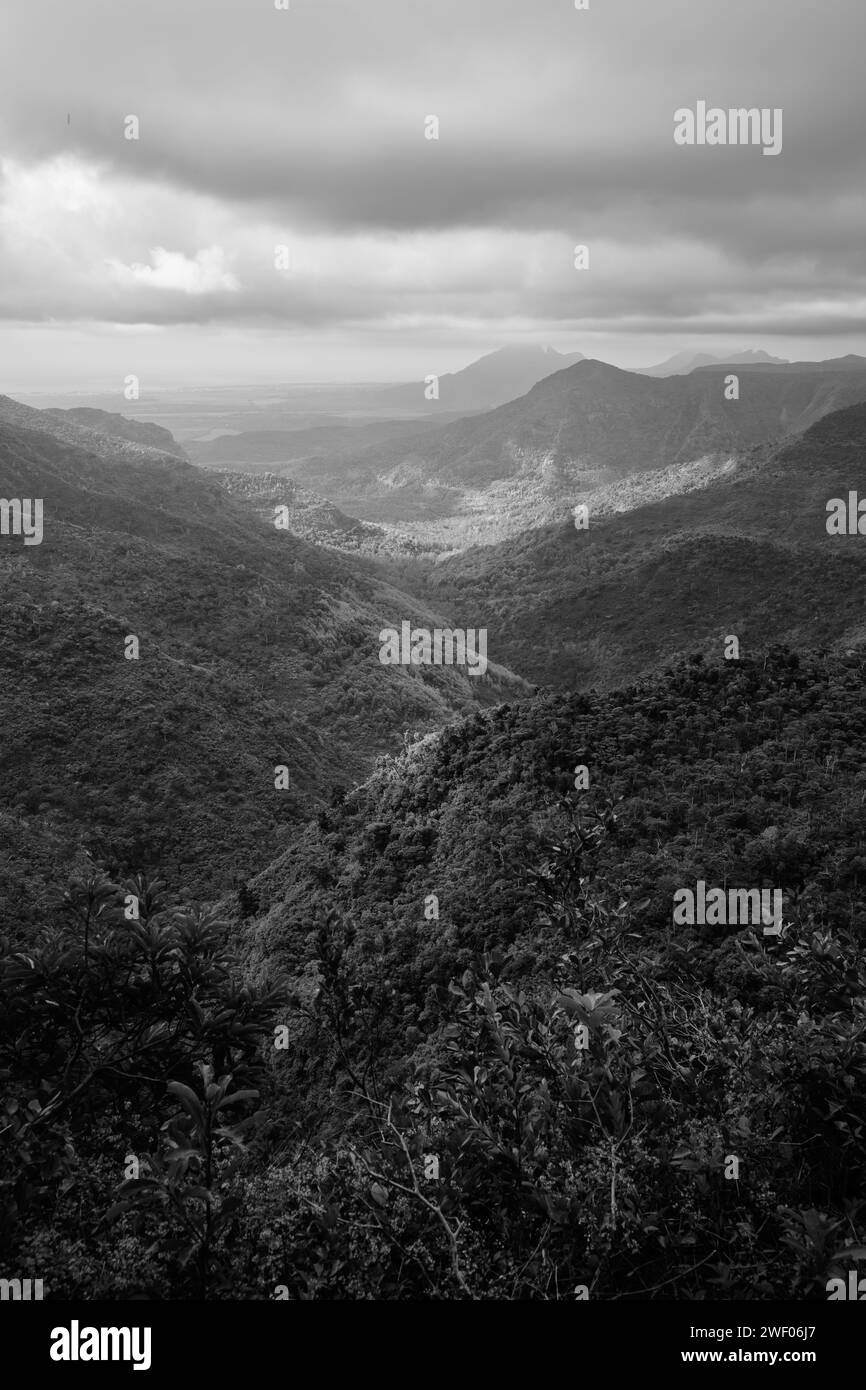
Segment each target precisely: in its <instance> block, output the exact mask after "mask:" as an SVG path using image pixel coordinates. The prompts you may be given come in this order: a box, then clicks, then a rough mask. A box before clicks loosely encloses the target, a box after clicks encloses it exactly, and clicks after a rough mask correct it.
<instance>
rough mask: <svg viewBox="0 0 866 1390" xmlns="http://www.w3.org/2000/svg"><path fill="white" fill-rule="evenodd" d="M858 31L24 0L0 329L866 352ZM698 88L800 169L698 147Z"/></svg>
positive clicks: (701, 18) (372, 2)
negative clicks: (832, 345) (773, 342)
mask: <svg viewBox="0 0 866 1390" xmlns="http://www.w3.org/2000/svg"><path fill="white" fill-rule="evenodd" d="M864 38H866V8H864V6H863V3H862V0H822V3H821V4H820V5H816V4H814V3H812V0H762V3H761V4H760V5H755V4H754V0H727V3H726V4H725V5H724V6H718V7H716V6H709V5H699V4H696V3H695V0H655V3H653V4H648V3H647V0H598V3H593V5H592V8H591V9H590V10H589V11H585V12H579V11H575V10H574V8H573V6H571V4H570V0H531V3H527V0H473V3H472V4H467V3H466V0H437V3H436V4H435V5H427V4H425V3H422V2H421V0H365V3H364V4H358V3H357V0H292V5H291V9H290V10H288V11H277V10H276V9H275V8H273V6H272V5H269V3H268V0H264V3H261V4H259V5H250V4H249V0H183V3H178V0H149V3H148V5H147V6H146V7H141V9H140V12H139V9H138V7H134V6H119V5H118V4H117V3H116V0H79V3H78V4H76V5H74V6H71V5H69V4H68V0H43V3H41V4H40V5H39V6H38V7H33V6H19V7H17V10H16V13H15V14H14V16H10V18H9V19H7V21H6V25H5V34H4V44H3V46H2V50H0V91H2V94H3V95H2V100H0V140H2V145H0V147H2V148H3V150H4V151H5V154H6V158H5V160H4V161H3V163H2V166H0V317H3V318H5V319H7V320H15V321H25V322H40V321H43V322H44V321H48V320H56V321H67V322H73V321H81V320H85V319H90V320H96V321H99V322H105V323H118V324H138V323H151V324H156V325H160V324H163V325H170V324H190V325H192V324H213V325H217V324H223V325H226V326H227V327H229V326H230V327H232V328H236V327H240V326H241V325H243V324H247V325H250V326H252V325H258V326H259V327H262V326H264V327H265V328H267V327H268V326H276V327H281V326H284V327H286V328H289V329H292V330H294V329H305V330H308V331H309V332H314V331H325V330H328V331H330V330H331V329H335V328H340V327H342V328H343V329H344V330H345V332H346V334H349V333H350V332H354V331H355V329H356V328H357V327H358V326H359V325H360V326H364V327H365V328H367V329H368V330H369V333H370V334H377V333H378V334H391V333H394V334H397V333H398V331H399V328H400V326H401V325H407V324H411V325H413V326H415V327H417V328H418V329H419V330H421V331H424V330H426V331H427V332H428V333H429V335H430V339H431V341H433V340H434V339H437V338H438V340H439V341H444V340H446V339H447V338H448V335H449V334H455V333H459V332H460V331H461V325H462V327H463V331H464V332H465V333H467V334H468V333H471V334H472V335H475V334H478V335H479V336H481V337H483V336H484V334H485V333H486V334H487V335H488V337H490V338H492V337H494V336H501V334H502V333H503V332H506V331H508V332H511V331H512V330H513V329H514V328H515V326H516V325H521V324H522V325H525V326H530V325H531V326H532V331H538V332H543V331H544V325H545V324H547V325H549V326H550V327H551V328H554V327H556V328H562V329H563V330H565V329H567V330H568V331H570V332H571V331H573V332H574V333H575V334H576V335H577V338H576V340H575V344H574V345H575V346H582V343H581V342H580V340H579V339H580V334H581V333H582V332H586V333H593V332H597V331H603V330H605V329H607V330H610V332H611V333H617V332H621V333H624V334H626V333H634V332H638V331H641V330H642V328H644V327H647V328H650V327H651V329H652V331H653V332H664V333H668V334H670V335H677V334H682V333H686V332H690V331H700V330H701V329H703V328H704V327H705V326H709V325H717V326H719V331H725V332H727V331H729V330H730V331H734V332H735V331H737V328H738V326H740V327H741V328H742V330H743V331H744V332H745V331H749V332H752V331H758V327H756V326H761V325H763V329H762V331H764V332H768V333H769V332H779V333H783V334H789V333H795V334H796V333H797V332H800V331H802V332H806V333H809V334H813V335H815V334H820V333H824V334H832V333H836V332H842V331H844V332H846V333H853V332H862V331H863V328H864V327H866V325H864V322H863V313H862V305H863V302H864V296H866V241H864V238H863V226H864V216H866V195H864V193H863V191H862V190H863V189H864V187H866V181H864V175H866V142H864V141H863V139H862V130H863V128H864V125H866V86H864V84H863V83H862V80H861V74H860V66H861V62H862V58H861V54H862V49H863V41H864ZM699 99H704V100H706V101H708V102H709V103H710V104H711V105H719V106H722V107H723V108H727V107H729V106H737V107H739V106H743V105H745V106H753V105H756V106H759V107H764V106H766V107H772V108H775V107H782V108H783V110H784V132H785V140H784V148H783V151H782V153H781V154H780V155H779V156H778V157H777V158H775V159H764V158H762V157H761V153H760V150H757V149H752V148H730V147H727V148H725V147H720V148H718V147H717V148H708V147H704V148H694V147H693V148H682V147H678V146H676V144H675V143H674V140H673V129H674V112H675V111H676V110H677V108H679V107H683V106H693V105H694V103H695V102H696V101H697V100H699ZM130 114H135V115H136V116H137V117H138V118H139V122H140V139H139V140H127V139H125V138H124V123H125V118H126V117H127V116H128V115H130ZM429 114H436V115H437V116H438V118H439V122H440V138H439V140H438V141H434V140H426V139H425V138H424V122H425V117H426V116H427V115H429ZM577 242H586V243H587V244H589V245H590V248H591V270H590V272H588V273H586V274H583V275H578V274H576V273H575V272H574V270H573V267H572V264H571V248H572V247H573V245H574V244H575V243H577ZM281 244H286V245H288V246H289V247H290V251H291V271H290V272H289V273H281V272H279V271H278V270H277V269H276V267H275V264H274V248H275V247H276V246H277V245H281Z"/></svg>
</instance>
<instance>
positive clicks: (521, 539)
mask: <svg viewBox="0 0 866 1390" xmlns="http://www.w3.org/2000/svg"><path fill="white" fill-rule="evenodd" d="M864 457H866V406H862V405H861V406H854V407H851V408H849V409H847V410H844V411H838V412H834V413H833V414H831V415H828V416H826V417H824V418H823V419H822V420H821V421H820V422H819V423H818V424H816V425H813V426H812V427H811V428H810V429H809V430H807V431H806V433H805V434H804V435H803V436H802V437H801V438H799V439H796V440H793V441H789V442H787V443H784V444H782V445H780V446H777V447H776V448H770V449H766V448H765V449H755V450H752V451H750V452H749V453H748V454H746V455H744V456H743V457H742V458H740V459H739V460H736V461H732V462H731V463H729V464H728V465H727V466H725V467H724V468H722V469H720V470H718V471H710V472H709V473H708V474H707V475H706V476H703V477H702V476H696V477H693V478H692V479H691V480H686V481H690V490H687V491H686V490H683V491H680V492H677V493H667V494H666V493H665V491H664V490H663V489H662V490H661V493H660V495H659V497H658V498H657V499H655V498H652V496H650V498H649V500H647V499H646V498H645V497H643V496H641V494H640V487H639V484H640V480H639V479H637V480H634V479H633V480H630V484H632V485H634V487H635V491H636V494H637V495H636V496H635V497H634V498H633V499H632V501H633V503H634V505H633V506H631V507H630V508H629V510H627V511H623V512H618V513H617V512H614V511H613V507H614V506H616V505H619V506H621V505H623V498H622V492H621V489H616V490H613V491H612V492H611V493H605V494H602V498H603V499H606V500H607V502H608V503H609V511H608V514H607V515H601V516H598V517H597V516H595V514H594V513H591V514H590V524H589V528H588V530H585V531H584V530H577V529H576V528H575V525H574V522H573V521H567V522H564V523H561V524H559V525H556V526H549V527H545V528H541V529H539V530H536V531H531V532H527V533H525V534H524V535H521V536H518V537H517V538H515V539H514V540H512V541H509V542H507V543H505V544H500V545H498V546H492V547H488V548H484V549H475V550H471V551H468V552H466V553H465V554H464V555H461V556H457V557H454V558H451V559H447V560H443V561H442V562H441V563H439V564H438V565H436V566H435V567H434V568H428V570H427V582H426V584H425V583H419V592H425V593H427V595H428V597H429V598H430V600H431V601H437V602H441V603H443V604H448V605H450V606H452V607H453V608H454V610H455V611H456V612H457V613H458V614H461V615H462V616H461V619H460V620H461V621H470V620H471V621H481V618H482V617H483V619H484V621H485V622H486V624H487V625H488V627H489V629H490V631H491V633H492V632H495V633H496V640H497V649H498V650H500V651H501V652H502V653H503V659H504V660H505V661H506V662H507V663H510V664H512V665H514V666H515V667H516V668H517V669H518V670H520V671H521V672H522V673H523V674H525V675H526V676H527V677H529V678H530V679H532V680H535V681H537V682H539V683H541V684H550V685H553V686H556V687H560V688H568V689H570V688H575V687H577V688H586V687H588V686H590V685H595V684H597V685H599V686H602V687H604V688H607V689H610V688H611V687H613V686H615V685H619V684H622V683H623V682H624V681H629V680H633V679H635V677H637V676H638V675H639V674H641V673H644V672H647V671H651V670H654V669H658V667H659V666H660V665H661V664H663V663H665V662H666V661H668V660H670V659H671V658H672V657H673V656H674V655H675V654H677V653H684V652H688V651H689V650H693V649H699V650H701V651H702V652H704V653H705V654H706V655H707V656H708V657H715V656H717V655H720V654H721V651H722V646H723V640H724V637H725V636H726V635H728V634H735V635H736V636H738V637H739V640H740V643H741V650H742V652H743V653H744V654H745V653H747V652H754V651H755V650H757V649H759V648H761V647H763V646H765V645H766V644H767V643H768V642H770V641H773V640H780V641H782V640H784V641H786V642H789V643H790V644H791V645H793V646H795V647H796V648H797V649H798V650H802V649H803V648H804V647H808V646H828V647H831V646H839V647H849V646H850V647H855V646H859V645H861V644H862V643H863V641H864V638H866V622H864V616H863V611H862V596H863V592H864V585H866V547H864V540H863V537H862V536H828V534H827V530H826V521H827V512H826V504H827V502H828V500H829V499H830V498H831V497H847V495H848V492H849V490H852V489H856V488H857V487H858V486H859V487H860V489H861V491H862V490H863V487H864V483H866V469H864V462H863V460H864ZM655 478H656V475H652V474H650V475H646V479H645V481H646V484H647V490H648V491H649V492H650V494H651V492H652V487H651V485H652V483H653V482H654V481H655ZM667 482H668V485H670V484H671V480H670V478H668V479H667ZM679 485H680V486H681V487H683V486H684V480H683V479H682V478H680V479H679ZM399 572H400V574H401V575H402V582H404V583H409V582H410V577H409V571H408V569H402V570H400V571H399Z"/></svg>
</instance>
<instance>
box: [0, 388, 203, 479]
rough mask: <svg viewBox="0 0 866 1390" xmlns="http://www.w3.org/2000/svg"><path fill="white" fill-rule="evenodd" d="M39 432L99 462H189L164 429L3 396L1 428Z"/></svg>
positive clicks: (0, 398)
mask: <svg viewBox="0 0 866 1390" xmlns="http://www.w3.org/2000/svg"><path fill="white" fill-rule="evenodd" d="M3 425H10V426H12V427H13V428H18V429H30V430H39V431H40V432H41V433H42V434H48V435H51V436H52V437H53V438H54V439H57V440H59V441H60V442H61V443H65V444H73V445H77V446H79V447H80V448H83V449H86V450H88V451H89V452H90V453H91V454H96V455H97V456H98V457H99V458H104V459H109V460H114V461H115V462H117V461H120V460H124V461H126V462H128V463H137V462H140V461H141V460H143V459H148V458H159V457H161V456H163V455H168V456H169V457H171V458H179V459H185V458H186V454H185V453H184V451H183V449H182V448H181V446H180V445H179V444H178V442H177V440H176V439H175V438H174V435H173V434H172V433H171V432H170V431H169V430H166V429H163V428H162V427H161V426H160V425H151V424H149V423H147V422H142V421H138V420H127V419H126V418H125V416H123V415H115V414H112V413H111V412H110V411H107V410H91V409H87V408H86V407H77V408H76V409H73V410H36V409H34V408H33V407H32V406H29V405H23V404H22V403H21V402H20V401H15V400H13V399H12V398H11V396H0V426H3Z"/></svg>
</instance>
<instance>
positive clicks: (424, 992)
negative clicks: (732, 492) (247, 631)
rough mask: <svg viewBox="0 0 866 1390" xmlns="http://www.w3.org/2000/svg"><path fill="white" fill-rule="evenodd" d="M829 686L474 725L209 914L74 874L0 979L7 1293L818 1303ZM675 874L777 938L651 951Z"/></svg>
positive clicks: (843, 1087) (838, 1169) (713, 684)
mask: <svg viewBox="0 0 866 1390" xmlns="http://www.w3.org/2000/svg"><path fill="white" fill-rule="evenodd" d="M864 675H866V664H864V660H863V658H862V656H856V655H852V656H850V657H847V658H838V657H830V656H822V655H812V656H798V655H797V654H796V653H794V652H791V651H788V650H785V649H783V648H773V649H771V650H770V651H769V652H768V653H767V654H766V656H765V657H762V658H761V660H760V661H757V662H752V661H748V660H747V661H742V662H739V663H736V662H733V663H728V664H724V665H713V666H707V665H705V664H704V662H703V661H702V660H701V658H700V657H695V658H693V659H692V660H691V661H689V662H687V663H685V664H682V665H678V666H677V667H675V668H672V669H670V670H668V671H667V672H665V673H664V674H663V675H662V676H660V677H659V678H656V679H653V680H650V681H645V682H641V683H639V684H637V685H634V686H631V687H629V688H627V689H625V690H623V691H621V692H619V693H614V694H610V695H598V694H595V693H589V694H569V695H565V694H558V695H554V694H551V695H546V696H541V697H537V698H536V699H534V700H532V701H528V702H525V703H521V704H517V705H510V706H509V705H500V706H498V707H497V708H495V709H492V710H490V711H487V712H483V713H478V714H476V715H474V716H471V717H469V718H467V719H464V720H463V721H461V722H460V723H459V724H455V725H453V726H451V727H449V728H448V729H446V730H445V731H443V732H442V733H441V734H439V735H433V736H430V737H428V738H426V739H424V740H420V741H418V742H416V743H414V744H411V745H410V746H407V748H406V750H405V751H404V753H403V754H402V755H401V756H400V757H399V758H398V759H387V760H382V762H381V763H380V765H379V767H378V768H377V771H376V773H375V774H374V775H373V777H372V778H370V780H369V781H368V782H367V783H366V784H365V785H364V786H363V787H362V788H358V789H356V790H354V791H350V792H349V793H348V794H346V795H342V794H341V793H335V794H334V796H333V797H332V798H331V802H332V804H331V805H329V806H328V807H326V808H323V810H322V811H321V813H320V815H319V817H318V821H317V822H316V823H315V824H311V825H309V826H307V828H306V829H304V830H303V831H302V832H300V833H299V834H298V835H297V836H296V838H295V840H294V841H293V843H292V844H291V846H290V847H289V848H288V849H287V851H286V853H285V854H284V855H283V856H282V858H281V859H279V860H277V861H276V862H275V863H274V864H273V865H271V867H270V868H269V869H268V870H267V871H266V872H264V873H263V874H261V875H259V876H258V878H256V879H254V880H252V881H251V882H250V883H249V884H248V885H246V887H245V889H244V894H243V904H240V903H239V904H237V906H236V908H235V909H233V916H234V925H233V926H232V927H231V928H229V927H227V926H225V925H222V926H220V925H218V924H217V923H216V922H215V921H214V919H213V917H212V915H210V914H208V913H201V912H198V911H196V910H195V909H191V908H190V907H186V908H177V907H172V906H171V905H170V904H169V903H168V902H167V901H166V899H165V894H164V890H163V889H162V888H160V887H159V886H158V885H152V886H151V887H148V886H147V885H146V884H143V883H138V884H136V883H127V884H121V885H112V884H109V883H108V882H106V881H105V879H104V878H102V877H100V876H98V875H96V876H91V877H90V878H89V879H88V880H87V881H83V882H82V881H79V882H76V883H75V884H74V885H73V886H72V887H71V889H70V891H69V892H68V893H67V895H66V897H65V899H64V900H63V901H62V902H60V903H58V905H57V907H56V909H55V910H54V911H52V912H50V913H48V914H46V916H45V920H44V923H43V926H42V929H41V932H40V934H39V936H38V938H37V939H33V938H32V937H28V939H27V940H26V941H25V940H23V939H22V940H10V941H8V942H7V943H6V948H5V950H4V954H3V957H2V962H0V1016H2V1020H3V1021H2V1024H0V1070H2V1072H3V1074H4V1081H5V1088H4V1089H5V1093H6V1096H7V1099H6V1101H5V1102H4V1107H5V1121H4V1123H3V1126H2V1135H0V1144H2V1150H0V1154H2V1157H0V1162H2V1169H0V1173H2V1187H0V1192H2V1196H3V1215H2V1219H3V1228H4V1229H3V1234H4V1244H5V1245H6V1248H7V1249H8V1250H9V1251H10V1260H11V1262H12V1263H13V1264H14V1265H15V1268H16V1270H18V1271H20V1273H21V1274H22V1275H27V1274H32V1275H34V1276H39V1275H44V1276H45V1278H46V1282H47V1284H48V1286H49V1287H48V1294H49V1296H55V1297H58V1296H76V1295H79V1296H81V1295H83V1296H86V1297H96V1296H99V1295H100V1294H102V1295H105V1294H106V1293H111V1294H113V1295H117V1294H125V1295H127V1296H132V1295H134V1294H136V1293H138V1294H141V1293H145V1294H147V1295H149V1296H151V1297H163V1298H168V1297H177V1298H183V1297H193V1296H197V1295H200V1294H202V1293H204V1294H205V1295H206V1296H208V1297H213V1298H225V1297H233V1298H238V1297H248V1298H271V1297H282V1296H288V1297H291V1298H300V1299H308V1298H320V1299H341V1298H371V1297H372V1298H376V1297H378V1298H423V1299H443V1298H461V1297H463V1298H465V1297H472V1298H481V1299H484V1298H508V1299H521V1298H533V1299H573V1298H574V1297H575V1291H576V1290H577V1289H578V1288H582V1287H585V1288H586V1290H587V1291H588V1293H589V1296H590V1297H591V1298H625V1299H628V1298H647V1297H650V1298H679V1299H730V1298H737V1297H741V1298H742V1297H745V1298H758V1299H764V1298H766V1299H771V1298H790V1297H794V1298H806V1299H812V1298H814V1299H823V1298H825V1297H826V1294H825V1284H826V1280H827V1279H828V1278H830V1277H832V1276H833V1275H834V1274H836V1273H838V1272H839V1271H841V1270H844V1269H845V1268H847V1267H848V1265H849V1263H850V1256H846V1255H845V1254H844V1252H845V1251H846V1250H847V1249H849V1248H850V1247H853V1246H856V1245H857V1244H861V1245H862V1244H863V1243H864V1240H866V1226H864V1216H863V1212H864V1178H866V1171H864V1145H863V1137H864V1124H866V1113H864V1099H863V1098H864V1095H866V1042H864V1037H866V1013H864V1001H866V968H864V962H863V938H864V933H866V909H864V906H863V886H864V875H866V838H864V817H863V804H864V801H866V772H864V769H863V764H862V746H863V739H864V733H866V698H864ZM578 764H585V765H586V766H587V767H588V768H589V769H590V787H589V789H588V791H584V792H576V791H575V790H574V785H573V783H574V776H573V774H574V768H575V766H576V765H578ZM698 878H702V879H704V880H706V881H707V882H711V883H717V884H720V885H723V886H724V885H731V886H742V885H749V886H754V887H760V886H764V885H767V886H772V887H778V888H781V889H782V891H783V894H784V904H785V911H784V920H785V930H784V932H783V934H782V936H781V937H779V938H768V937H764V936H763V935H762V934H761V933H760V932H759V931H756V929H754V928H751V927H725V928H718V927H700V926H696V927H693V928H677V929H674V928H673V927H672V926H671V904H672V896H673V892H674V890H675V889H676V888H677V887H684V886H690V885H693V884H694V882H695V881H696V879H698ZM130 893H132V894H133V895H134V896H136V897H138V898H139V900H140V902H141V904H142V908H141V920H140V921H139V922H130V921H128V920H126V918H125V916H124V908H123V904H124V903H125V902H126V901H127V898H128V895H129V894H130ZM434 894H435V895H436V897H437V899H438V910H439V916H438V919H437V918H436V917H435V915H433V916H432V917H431V916H429V915H425V904H429V903H430V901H431V895H434ZM251 912H252V913H257V915H255V916H253V917H250V920H249V921H247V922H246V923H243V924H242V923H241V921H240V918H241V917H242V916H249V914H250V913H251ZM583 1029H585V1030H586V1033H585V1037H584V1035H583V1034H582V1030H583ZM583 1041H586V1042H587V1043H588V1045H587V1046H585V1047H584V1046H582V1042H583ZM229 1078H231V1079H229ZM253 1092H255V1093H256V1094H252V1093H253ZM129 1155H137V1156H138V1157H139V1158H140V1160H141V1169H140V1173H139V1177H138V1180H137V1181H136V1179H135V1176H134V1175H133V1174H130V1173H128V1172H127V1171H126V1165H128V1156H129ZM732 1157H736V1158H737V1159H738V1160H739V1171H738V1176H737V1177H736V1178H731V1177H726V1176H725V1173H726V1170H728V1169H729V1168H730V1159H731V1158H732ZM434 1158H435V1160H436V1161H437V1163H436V1164H433V1163H431V1160H432V1159H434ZM437 1164H438V1175H437V1174H436V1168H437Z"/></svg>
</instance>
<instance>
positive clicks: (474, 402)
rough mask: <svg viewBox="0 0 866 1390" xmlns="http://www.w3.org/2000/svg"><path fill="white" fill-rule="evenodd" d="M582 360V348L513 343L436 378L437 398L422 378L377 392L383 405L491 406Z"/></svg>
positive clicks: (443, 408) (429, 408)
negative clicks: (570, 349)
mask: <svg viewBox="0 0 866 1390" xmlns="http://www.w3.org/2000/svg"><path fill="white" fill-rule="evenodd" d="M582 361H583V353H581V352H571V353H564V352H557V351H556V349H555V348H552V347H534V346H524V345H521V344H514V345H512V346H509V347H502V348H498V349H497V351H496V352H488V353H487V354H486V355H485V356H484V357H479V358H478V360H477V361H476V362H471V363H470V364H469V366H468V367H464V368H463V369H462V371H459V372H446V373H445V375H444V376H440V377H439V378H438V390H439V395H438V399H434V400H428V398H427V395H426V392H425V383H424V382H423V381H419V382H411V383H409V384H407V385H403V386H392V387H388V388H386V389H385V390H383V391H380V392H379V393H378V399H379V400H380V401H381V403H382V404H383V405H387V406H390V407H392V408H393V407H402V408H405V409H406V410H417V411H419V412H420V411H431V412H433V413H439V412H442V411H455V410H456V411H460V412H466V413H468V412H470V411H476V410H491V409H492V408H493V407H494V406H497V405H504V404H505V402H506V401H511V400H514V398H515V397H516V396H523V395H525V394H526V392H527V391H529V390H530V389H531V388H532V387H533V386H535V385H536V383H537V382H539V381H542V380H543V379H544V377H546V376H550V375H551V373H552V372H560V371H562V370H563V369H564V368H565V367H571V366H573V365H574V363H575V362H582Z"/></svg>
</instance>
